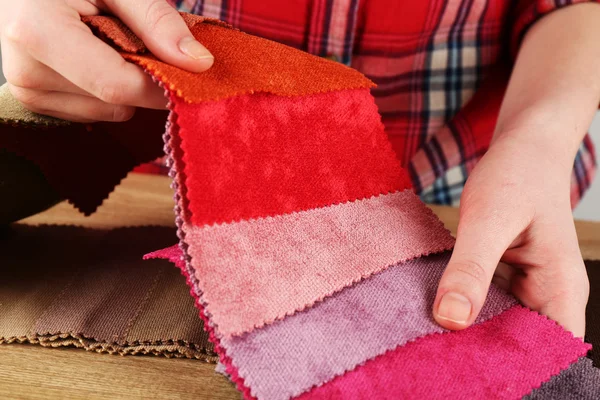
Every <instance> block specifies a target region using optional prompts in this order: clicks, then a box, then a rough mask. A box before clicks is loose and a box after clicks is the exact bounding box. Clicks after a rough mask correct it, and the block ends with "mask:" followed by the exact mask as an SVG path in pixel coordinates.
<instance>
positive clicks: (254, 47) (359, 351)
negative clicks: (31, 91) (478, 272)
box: [12, 15, 600, 400]
mask: <svg viewBox="0 0 600 400" xmlns="http://www.w3.org/2000/svg"><path fill="white" fill-rule="evenodd" d="M184 18H185V20H186V22H187V23H188V26H189V27H190V29H191V31H192V33H193V34H194V35H195V36H196V38H197V39H198V40H199V41H200V42H201V43H203V44H204V45H205V46H206V47H207V48H208V49H209V50H210V51H211V52H212V54H214V56H215V64H214V66H213V67H212V68H211V69H210V70H209V71H207V72H205V73H202V74H192V73H188V72H185V71H182V70H179V69H177V68H174V67H172V66H169V65H167V64H164V63H162V62H160V61H159V60H157V59H156V58H155V57H153V56H152V55H151V54H149V53H148V52H147V49H145V47H144V45H143V43H142V42H141V41H139V39H137V38H135V36H134V35H133V34H132V33H131V32H129V31H128V30H127V28H126V27H124V26H123V25H122V24H120V23H119V22H118V21H117V20H114V19H111V18H107V17H94V18H90V19H88V20H87V22H88V24H89V25H90V26H91V27H92V28H93V29H94V31H95V32H96V33H97V34H98V35H99V36H100V37H102V38H103V39H104V40H106V41H108V42H109V43H111V44H112V45H113V46H115V47H116V48H118V49H120V50H121V51H122V55H123V57H124V58H125V59H126V60H128V61H130V62H134V63H136V64H138V65H140V66H142V67H143V68H144V69H145V70H146V71H147V72H148V73H149V74H150V75H152V76H153V77H154V78H155V79H156V80H157V82H159V83H160V84H161V85H162V86H163V87H164V88H165V90H166V95H167V96H168V97H169V99H170V104H169V109H170V113H169V116H168V123H167V132H166V134H165V135H164V142H165V149H164V150H165V153H166V154H167V156H168V157H169V163H170V166H171V176H172V178H173V187H174V189H175V193H176V195H175V199H176V203H177V205H176V223H177V227H178V235H179V238H180V243H178V244H176V245H175V246H173V247H169V248H166V249H164V250H159V251H156V252H154V253H151V254H149V255H148V258H168V259H170V260H172V261H173V262H175V263H176V264H177V265H178V266H179V267H180V268H181V270H182V272H183V274H184V275H185V276H186V278H187V282H188V285H189V286H190V291H191V294H192V295H193V296H194V298H195V299H196V306H197V307H198V309H199V315H200V317H201V318H202V319H203V320H204V326H205V329H207V330H208V332H209V335H210V339H211V341H212V342H213V344H214V349H215V351H216V352H217V353H218V354H219V358H220V362H221V363H222V365H223V368H224V369H225V372H226V373H227V374H228V375H229V376H230V377H231V380H232V381H233V382H234V383H235V384H236V385H237V388H238V389H239V390H240V391H241V392H242V393H243V395H244V397H245V398H247V399H254V398H256V399H269V400H284V399H291V398H302V399H309V398H310V399H313V398H314V399H330V398H340V399H381V398H390V399H397V398H446V397H450V398H503V399H514V398H522V397H524V396H530V397H531V398H538V397H539V398H548V396H555V397H556V396H562V395H563V394H564V393H565V392H564V391H565V390H566V391H567V392H568V393H569V394H573V393H575V395H576V396H579V398H585V397H587V398H597V397H598V395H599V394H600V393H599V392H598V390H599V389H598V386H599V385H597V382H598V372H597V370H595V369H594V368H593V367H592V366H591V364H590V363H589V360H587V359H585V358H584V356H585V355H586V353H587V352H588V350H589V349H590V346H589V345H587V344H585V343H584V342H583V341H582V340H581V339H579V338H575V337H573V335H572V334H571V333H569V332H567V331H565V330H564V329H563V328H562V327H560V326H559V325H558V324H556V323H555V322H554V321H551V320H549V319H547V318H546V317H544V316H542V315H539V314H538V313H536V312H533V311H531V310H529V309H527V308H524V307H522V306H521V305H519V304H518V303H517V301H516V300H515V299H514V298H513V297H511V296H510V295H508V294H507V293H504V292H503V291H502V290H500V289H499V288H497V287H494V286H492V288H491V289H490V294H489V296H488V299H487V302H486V304H485V306H484V308H483V311H482V313H481V315H480V316H479V318H478V320H477V321H476V324H475V325H474V326H473V327H471V328H469V329H466V330H463V331H458V332H448V331H445V330H443V329H442V328H441V327H439V326H438V325H437V324H436V323H435V322H434V321H433V319H432V316H431V308H432V303H433V299H434V296H435V290H436V287H437V282H438V280H439V278H440V277H441V274H442V272H443V270H444V267H445V266H446V264H447V262H448V259H449V254H450V253H449V252H450V251H451V249H452V246H453V244H454V241H453V239H452V237H451V235H450V234H449V232H448V231H447V230H446V229H445V228H444V227H443V225H442V224H441V222H440V221H439V220H438V219H437V218H436V217H435V215H434V214H433V213H432V212H431V211H430V210H429V209H427V208H426V207H425V206H424V205H423V204H422V203H421V202H420V200H419V199H418V198H417V197H416V196H415V194H414V193H413V191H412V190H411V183H410V178H409V176H408V174H407V173H406V171H404V170H403V169H402V168H401V166H400V163H399V162H398V160H397V158H396V155H395V154H394V152H393V150H392V148H391V146H390V144H389V142H388V140H387V137H386V135H385V133H384V128H383V125H382V124H381V121H380V117H379V114H378V112H377V107H376V106H375V103H374V100H373V98H372V97H371V95H370V91H369V90H370V88H371V86H372V83H371V82H370V81H369V80H367V79H366V78H365V77H364V76H362V75H361V74H359V73H357V72H356V71H354V70H351V69H349V68H347V67H345V66H342V65H339V64H336V63H333V62H330V61H327V60H324V59H319V58H316V57H312V56H310V55H307V54H305V53H302V52H300V51H297V50H294V49H291V48H288V47H286V46H283V45H280V44H277V43H274V42H270V41H267V40H262V39H259V38H256V37H253V36H250V35H246V34H244V33H242V32H239V31H236V30H233V29H231V28H229V27H228V26H226V25H224V24H222V23H220V22H218V21H213V20H206V19H203V18H201V17H193V16H189V15H184ZM134 123H135V121H134ZM140 123H141V122H140ZM77 129H79V128H77ZM136 129H139V127H136ZM153 129H156V128H155V127H154V128H153ZM19 132H21V131H19ZM101 132H104V131H101ZM149 134H154V131H151V132H145V133H144V137H146V136H147V135H149ZM106 136H107V137H109V138H111V140H116V139H115V136H114V135H113V134H112V132H109V131H106ZM135 137H136V135H135V134H134V133H131V132H125V134H124V135H123V136H118V140H119V143H118V145H119V146H120V147H119V148H121V149H125V150H127V149H129V148H130V147H135V145H136V144H137V143H136V142H135V141H134V139H135ZM137 137H138V138H139V136H137ZM12 144H13V147H12V149H13V151H15V149H16V148H17V147H18V146H19V142H18V141H13V142H12ZM17 150H19V149H17ZM155 150H156V149H155V148H154V147H152V146H149V149H147V151H144V152H142V151H141V150H136V151H134V152H132V153H131V154H129V158H128V160H130V163H131V162H133V161H135V160H137V161H139V160H141V159H145V158H148V157H149V156H151V155H152V156H154V155H155ZM17 152H18V153H20V154H21V153H26V149H24V148H21V149H20V150H19V151H17ZM125 158H126V157H125ZM125 165H126V164H125V163H124V164H123V166H121V167H120V169H119V168H117V171H120V170H122V169H123V168H125ZM127 165H129V164H127ZM90 168H91V167H90ZM111 168H112V167H111ZM49 173H51V172H49ZM113 175H114V177H118V176H119V173H114V174H113ZM62 193H63V195H66V196H68V190H63V191H62ZM96 197H97V196H96ZM67 198H69V199H70V200H72V201H74V202H80V203H81V201H82V200H81V199H76V198H74V197H73V196H71V197H67ZM96 200H97V198H96ZM84 203H85V202H84ZM90 204H91V206H90V207H88V208H85V209H87V210H90V209H92V208H93V207H94V204H99V203H98V202H97V201H92V202H91V203H90ZM82 209H83V207H82Z"/></svg>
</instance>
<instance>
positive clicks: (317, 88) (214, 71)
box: [97, 16, 374, 103]
mask: <svg viewBox="0 0 600 400" xmlns="http://www.w3.org/2000/svg"><path fill="white" fill-rule="evenodd" d="M196 18H198V17H196ZM212 21H213V20H209V19H205V20H200V21H198V22H203V23H196V19H195V18H194V17H193V16H189V17H188V19H187V21H186V22H187V23H188V26H189V27H190V30H191V32H192V33H193V35H194V36H195V37H196V39H198V41H199V42H200V43H202V44H203V45H204V46H205V47H206V48H207V49H208V50H209V51H210V52H211V53H212V54H213V55H214V57H215V62H214V64H213V66H212V67H211V68H210V69H209V70H207V71H205V72H203V73H202V74H194V73H191V72H187V71H183V70H181V69H179V68H176V67H173V66H170V65H168V64H165V63H163V62H161V61H159V60H157V59H156V58H155V57H154V56H152V55H151V54H133V53H122V55H123V57H124V58H125V59H126V60H128V61H132V62H134V63H136V64H138V65H140V66H142V67H143V68H144V69H146V70H147V71H148V72H149V73H150V74H152V75H153V76H154V77H155V78H157V79H158V80H160V81H161V82H162V83H163V84H164V85H165V87H166V88H167V89H169V90H170V91H171V92H172V93H173V94H175V95H176V96H177V97H179V98H181V99H183V100H184V101H185V102H188V103H199V102H203V101H211V100H223V99H227V98H230V97H234V96H241V95H244V94H252V93H260V92H265V93H271V94H274V95H278V96H306V95H310V94H315V93H327V92H331V91H339V90H345V89H359V88H371V87H373V86H374V85H373V83H372V82H371V81H370V80H369V79H367V78H366V77H365V76H364V75H362V74H361V73H360V72H358V71H356V70H354V69H352V68H349V67H346V66H344V65H341V64H339V63H336V62H334V61H330V60H327V59H324V58H319V57H315V56H312V55H310V54H308V53H305V52H302V51H299V50H296V49H293V48H291V47H288V46H285V45H283V44H280V43H276V42H273V41H270V40H267V39H262V38H258V37H256V36H252V35H248V34H245V33H243V32H240V31H238V30H235V29H230V28H227V27H225V26H223V25H219V24H215V23H213V22H212ZM99 25H100V24H99ZM97 28H98V29H100V30H103V27H102V26H98V27H97ZM240 49H243V51H240Z"/></svg>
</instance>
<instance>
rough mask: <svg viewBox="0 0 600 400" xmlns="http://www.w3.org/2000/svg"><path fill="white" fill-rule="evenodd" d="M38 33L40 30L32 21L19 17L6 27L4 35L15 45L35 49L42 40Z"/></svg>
mask: <svg viewBox="0 0 600 400" xmlns="http://www.w3.org/2000/svg"><path fill="white" fill-rule="evenodd" d="M37 32H38V29H36V27H35V26H34V25H33V23H32V21H31V20H29V19H27V18H22V17H20V16H19V17H17V18H16V19H14V20H13V21H11V22H10V23H9V24H7V25H6V27H5V28H4V32H3V35H4V37H5V38H6V39H8V40H10V41H11V42H13V43H15V44H18V45H20V46H22V47H24V48H31V47H35V46H36V44H37V43H38V42H39V40H40V37H39V35H38V34H37Z"/></svg>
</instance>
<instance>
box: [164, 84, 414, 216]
mask: <svg viewBox="0 0 600 400" xmlns="http://www.w3.org/2000/svg"><path fill="white" fill-rule="evenodd" d="M172 102H173V105H172V107H173V112H174V113H175V114H176V115H177V116H178V117H177V125H178V136H179V137H180V138H181V150H182V152H183V157H182V161H183V164H184V169H185V175H186V183H185V184H186V187H187V193H186V197H187V199H188V201H189V212H190V213H191V217H190V222H191V223H192V224H194V225H198V226H201V225H204V224H208V225H212V224H219V223H223V222H232V221H239V220H247V219H254V218H260V217H266V216H273V215H280V214H286V213H290V212H298V211H303V210H309V209H312V208H318V207H325V206H330V205H332V204H338V203H341V202H347V201H353V200H356V199H363V198H366V197H370V196H373V195H379V194H385V193H390V192H394V191H398V190H404V189H407V188H410V187H411V183H410V179H409V177H408V174H407V173H406V172H405V171H404V170H403V169H401V168H400V164H399V162H398V160H397V159H396V156H395V154H394V152H393V151H392V149H391V147H390V145H389V142H388V140H387V137H386V135H385V133H384V129H383V125H382V124H381V122H380V117H379V114H378V113H377V107H376V106H375V103H374V102H373V98H372V97H371V95H370V94H369V90H368V89H360V90H347V91H344V92H330V93H323V94H313V95H306V96H301V97H280V96H273V95H270V94H264V93H262V94H254V95H243V96H238V97H235V98H231V99H228V100H224V101H219V102H214V101H212V102H203V103H199V104H187V103H185V102H184V101H182V100H181V99H178V98H173V99H172ZM324 104H326V105H327V106H326V107H324V106H323V105H324Z"/></svg>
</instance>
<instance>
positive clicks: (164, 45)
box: [0, 0, 214, 122]
mask: <svg viewBox="0 0 600 400" xmlns="http://www.w3.org/2000/svg"><path fill="white" fill-rule="evenodd" d="M101 13H102V14H112V15H115V16H116V17H118V18H120V19H121V20H122V21H123V22H124V23H125V24H126V25H127V26H128V27H129V28H130V29H131V30H132V31H133V32H134V33H135V34H136V35H137V36H138V37H140V39H142V40H143V42H144V43H145V45H146V46H147V47H148V49H149V50H150V51H151V52H152V53H153V54H154V55H155V56H156V57H158V58H159V59H161V60H163V61H165V62H167V63H169V64H172V65H175V66H177V67H179V68H183V69H185V70H188V71H191V72H202V71H205V70H207V69H208V68H210V67H211V65H212V63H213V61H214V59H213V56H212V55H211V54H210V53H209V51H208V50H207V49H206V48H205V47H204V46H202V45H201V44H200V43H198V42H197V41H196V40H195V39H194V37H193V36H192V34H191V32H190V30H189V29H188V27H187V26H186V24H185V22H184V21H183V19H182V18H181V16H180V15H179V13H178V12H177V11H176V10H175V9H174V8H173V7H172V6H171V5H169V3H167V1H166V0H19V1H14V0H0V40H1V46H2V64H3V69H4V75H5V76H6V79H7V81H8V84H9V88H10V91H11V92H12V94H13V96H14V97H15V98H16V99H17V100H18V101H19V102H21V103H22V104H23V105H24V106H25V107H26V108H27V109H29V110H31V111H34V112H37V113H39V114H45V115H49V116H53V117H56V118H61V119H66V120H70V121H76V122H93V121H124V120H127V119H129V118H131V117H132V116H133V113H134V112H135V107H145V108H154V109H164V108H165V107H166V102H167V101H166V99H165V97H164V94H163V93H164V91H163V89H161V88H160V87H159V86H158V85H157V84H156V83H154V82H153V81H152V79H151V78H150V76H149V75H147V74H146V73H144V72H143V71H142V69H141V68H139V67H138V66H136V65H134V64H131V63H128V62H126V61H125V60H124V59H123V58H122V57H121V56H120V55H119V54H118V53H117V51H116V50H114V49H113V48H112V47H110V46H109V45H107V44H106V43H104V42H102V41H101V40H100V39H98V38H96V37H95V36H94V35H93V34H92V32H91V30H90V29H89V28H88V27H87V26H86V25H85V24H84V23H83V22H81V17H82V16H91V15H98V14H101Z"/></svg>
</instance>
